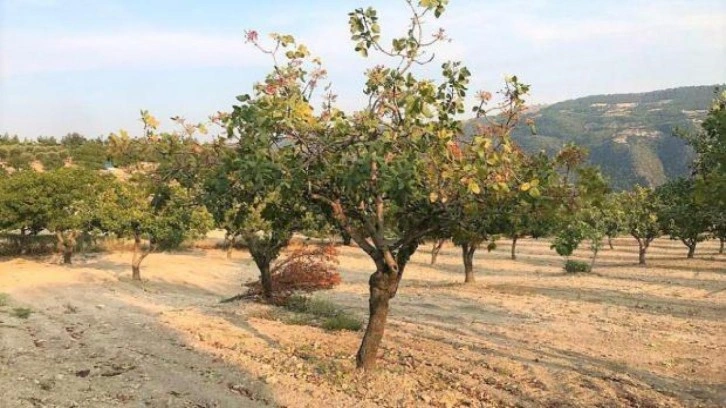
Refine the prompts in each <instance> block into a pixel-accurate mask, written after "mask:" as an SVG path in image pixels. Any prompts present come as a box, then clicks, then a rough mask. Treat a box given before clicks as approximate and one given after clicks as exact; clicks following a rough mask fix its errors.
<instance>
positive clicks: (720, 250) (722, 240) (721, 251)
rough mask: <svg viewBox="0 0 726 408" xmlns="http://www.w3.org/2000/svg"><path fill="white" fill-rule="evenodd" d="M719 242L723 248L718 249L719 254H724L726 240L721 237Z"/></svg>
mask: <svg viewBox="0 0 726 408" xmlns="http://www.w3.org/2000/svg"><path fill="white" fill-rule="evenodd" d="M719 240H720V241H721V246H719V247H718V253H719V254H723V243H724V241H726V238H723V237H720V238H719Z"/></svg>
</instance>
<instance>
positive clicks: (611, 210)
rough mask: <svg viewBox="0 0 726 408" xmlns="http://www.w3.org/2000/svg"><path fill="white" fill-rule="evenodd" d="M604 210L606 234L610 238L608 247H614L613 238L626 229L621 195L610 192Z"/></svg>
mask: <svg viewBox="0 0 726 408" xmlns="http://www.w3.org/2000/svg"><path fill="white" fill-rule="evenodd" d="M603 211H604V213H605V235H606V236H607V238H608V247H610V249H614V247H613V238H615V237H617V236H618V235H620V233H622V232H623V231H626V230H625V227H624V225H623V224H624V222H625V207H623V205H622V200H621V196H620V195H618V194H614V193H613V194H608V196H607V197H606V199H605V203H604V208H603Z"/></svg>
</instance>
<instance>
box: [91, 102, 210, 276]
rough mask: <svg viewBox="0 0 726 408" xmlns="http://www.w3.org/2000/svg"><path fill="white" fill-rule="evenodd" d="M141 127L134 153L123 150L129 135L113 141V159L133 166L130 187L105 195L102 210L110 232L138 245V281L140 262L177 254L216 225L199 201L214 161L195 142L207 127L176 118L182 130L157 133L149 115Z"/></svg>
mask: <svg viewBox="0 0 726 408" xmlns="http://www.w3.org/2000/svg"><path fill="white" fill-rule="evenodd" d="M141 122H142V123H143V125H144V129H143V136H142V137H140V138H138V139H136V140H134V142H133V144H134V149H132V150H127V149H125V148H124V146H128V145H130V144H131V139H130V138H129V137H128V133H127V132H125V131H120V132H119V134H118V135H116V134H112V135H111V136H110V137H109V140H110V141H109V145H110V146H109V148H108V150H107V153H108V154H109V156H111V157H113V158H116V159H117V160H119V161H122V162H127V163H133V164H134V165H135V166H132V168H131V169H130V170H132V174H133V175H132V177H131V179H130V180H129V181H128V182H126V183H121V184H116V185H115V188H114V189H113V190H110V191H108V192H107V196H106V197H105V198H104V200H103V206H102V211H101V215H102V216H101V223H102V224H103V225H104V228H105V229H106V230H109V231H112V232H114V233H115V234H116V235H117V236H120V237H126V238H131V239H133V240H134V252H133V258H132V262H131V271H132V278H133V279H134V280H140V279H141V263H142V261H143V260H144V259H146V257H147V256H148V255H149V254H151V253H153V252H155V251H163V250H171V249H176V248H178V247H179V246H180V245H181V244H182V243H183V242H184V241H187V240H191V239H195V238H199V237H202V236H204V235H205V234H206V233H207V231H208V230H209V229H210V228H211V227H212V226H213V218H212V216H211V215H210V213H209V212H208V211H207V209H206V208H205V206H204V203H203V201H202V197H201V196H202V187H201V184H202V182H203V175H204V174H206V172H207V171H208V168H209V167H210V166H211V164H212V163H213V162H212V161H210V157H211V156H210V154H209V151H208V150H207V149H204V148H203V147H201V146H200V145H199V143H197V142H196V141H195V139H194V135H195V134H196V133H197V132H202V133H206V127H205V125H203V124H192V123H188V122H186V121H185V120H184V119H183V118H175V122H177V124H179V125H180V126H181V131H173V132H170V133H161V134H159V133H158V132H157V128H158V126H159V121H158V120H157V119H156V118H155V117H154V116H153V115H151V114H150V113H149V112H148V111H145V110H142V111H141ZM127 142H128V143H127ZM92 143H94V144H96V143H100V142H97V141H94V142H92ZM137 154H140V155H142V156H143V155H154V156H155V157H157V160H158V161H157V162H156V163H154V165H152V166H146V165H145V164H144V163H141V162H139V161H138V160H137V159H138V157H140V156H136V155H137ZM130 156H131V157H130ZM144 240H146V241H147V242H148V244H147V245H146V246H145V247H144V246H143V241H144Z"/></svg>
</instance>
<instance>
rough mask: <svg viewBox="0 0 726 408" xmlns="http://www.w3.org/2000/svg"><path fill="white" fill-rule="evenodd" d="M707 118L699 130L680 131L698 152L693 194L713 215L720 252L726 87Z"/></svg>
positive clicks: (724, 215)
mask: <svg viewBox="0 0 726 408" xmlns="http://www.w3.org/2000/svg"><path fill="white" fill-rule="evenodd" d="M715 94H716V97H715V98H714V100H713V102H712V104H711V106H710V108H709V110H708V115H707V116H706V119H705V120H704V121H703V123H702V124H701V129H700V131H698V132H693V133H685V132H680V133H679V135H680V136H681V137H683V138H684V139H685V140H686V141H687V142H688V143H689V144H690V145H691V147H693V149H694V150H695V152H696V160H695V161H694V163H693V166H692V170H693V172H694V177H695V188H694V194H695V195H696V201H697V202H698V203H699V204H702V205H703V206H704V207H703V208H704V211H706V212H708V214H709V217H710V218H711V224H712V225H711V227H710V231H711V233H712V235H713V236H714V237H715V238H717V239H719V241H720V246H719V253H721V254H722V253H723V251H724V241H726V90H724V91H722V90H720V89H718V88H716V90H715Z"/></svg>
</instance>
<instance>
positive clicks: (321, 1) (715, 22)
mask: <svg viewBox="0 0 726 408" xmlns="http://www.w3.org/2000/svg"><path fill="white" fill-rule="evenodd" d="M367 6H373V7H375V8H376V9H378V11H379V14H380V16H381V26H382V30H383V36H384V39H390V38H392V37H393V36H394V35H395V36H400V35H401V34H402V31H401V30H402V29H403V27H404V25H405V23H406V18H407V8H406V6H405V3H404V1H403V0H365V1H359V0H337V1H336V0H308V1H295V0H284V1H283V0H267V1H263V0H256V1H250V0H207V1H198V0H194V1H191V0H0V134H1V133H5V132H8V133H10V134H18V135H20V136H21V137H28V138H35V137H37V136H40V135H44V136H62V135H64V134H66V133H69V132H79V133H81V134H84V135H86V136H89V137H96V136H105V135H108V134H109V133H110V132H114V131H117V130H119V129H126V130H128V131H129V132H130V133H131V134H135V133H140V130H141V123H140V121H139V110H140V109H146V110H149V111H151V112H152V113H153V114H155V115H156V116H157V117H159V118H161V119H162V122H163V123H167V122H170V121H169V120H167V118H169V117H171V116H176V115H179V116H182V117H185V118H187V119H188V120H191V121H201V120H204V119H205V118H207V117H208V116H209V115H211V114H213V113H215V112H217V111H227V110H230V109H231V106H232V105H233V104H234V103H235V96H237V95H240V94H244V93H249V92H251V89H252V85H253V84H254V83H255V82H256V81H258V80H260V79H261V78H263V77H264V75H265V74H266V73H267V72H268V71H269V70H270V68H271V61H270V60H269V58H268V57H266V56H265V55H262V54H261V53H259V52H257V51H256V50H255V49H254V48H253V47H252V46H251V45H249V44H245V41H244V31H245V30H247V29H254V30H257V31H258V32H259V33H260V34H261V37H262V38H265V37H264V36H263V34H265V33H270V32H278V33H284V34H292V35H294V36H295V37H296V38H297V39H298V41H300V42H303V43H305V44H306V45H307V46H308V48H310V50H311V51H312V52H313V54H315V55H318V56H320V57H321V59H322V60H323V62H324V64H325V66H326V68H327V70H328V72H329V81H330V82H331V83H332V86H333V89H334V91H335V93H336V94H338V95H339V99H338V101H339V103H340V105H341V106H342V107H343V108H345V109H349V110H353V109H356V107H359V106H361V104H362V101H363V100H364V99H363V96H362V92H361V89H362V86H363V82H364V79H363V74H364V71H365V69H366V68H367V67H370V66H373V65H375V64H377V63H385V62H386V60H385V59H384V58H382V57H373V58H369V59H363V58H362V57H360V56H358V55H357V54H356V53H355V52H354V51H353V45H352V43H351V41H350V39H349V37H350V34H349V32H348V19H347V13H348V12H349V11H351V10H353V9H355V8H358V7H367ZM426 24H427V25H426V27H427V28H429V29H431V30H432V31H435V30H437V29H438V28H439V27H442V28H444V29H445V30H446V32H447V34H448V35H449V37H450V38H451V42H449V43H445V44H443V45H441V46H439V48H438V49H437V50H436V60H435V64H432V65H431V66H429V67H424V68H421V69H422V70H423V71H422V72H421V74H422V75H424V76H429V77H432V78H435V77H436V70H435V69H434V68H438V67H439V66H440V64H441V63H442V62H444V61H446V60H460V61H463V62H464V64H465V65H467V66H468V67H469V69H470V70H471V72H472V85H471V88H472V91H475V90H489V91H496V90H497V89H500V88H501V87H502V84H503V78H504V77H505V76H506V75H510V74H515V75H517V76H518V77H519V78H520V79H521V81H522V82H524V83H528V84H530V85H531V86H532V88H531V89H532V92H531V96H530V99H529V101H530V102H531V103H536V104H541V103H554V102H558V101H562V100H566V99H572V98H576V97H581V96H587V95H592V94H603V93H628V92H644V91H650V90H656V89H663V88H671V87H677V86H686V85H706V84H716V83H724V82H726V0H650V1H645V0H598V1H589V0H527V1H525V0H450V2H449V6H448V9H447V12H446V13H445V14H444V16H442V18H440V19H438V20H437V19H434V18H428V19H427V20H426ZM472 93H473V92H472Z"/></svg>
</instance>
